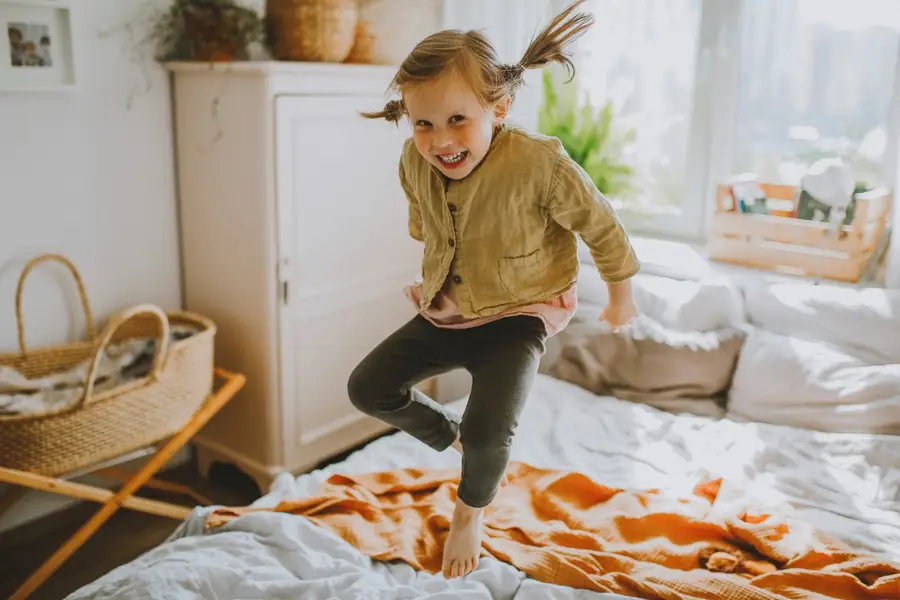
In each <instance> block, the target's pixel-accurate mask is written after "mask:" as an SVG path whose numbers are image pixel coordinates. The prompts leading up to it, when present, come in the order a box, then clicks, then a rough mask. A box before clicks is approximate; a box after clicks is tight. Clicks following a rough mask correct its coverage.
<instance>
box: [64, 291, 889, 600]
mask: <svg viewBox="0 0 900 600" xmlns="http://www.w3.org/2000/svg"><path fill="white" fill-rule="evenodd" d="M716 285H718V284H716ZM720 287H721V286H720ZM716 289H719V288H716ZM596 290H597V288H596V286H595V287H594V288H591V285H590V284H588V285H586V286H585V288H584V289H583V291H582V292H581V294H582V298H583V299H584V300H585V302H584V303H583V309H582V310H584V311H587V312H588V313H589V312H590V311H591V307H592V306H594V305H592V302H593V300H596V298H591V294H593V293H595V292H596ZM720 291H721V290H720ZM726 291H727V292H728V293H729V294H730V293H731V292H730V291H729V290H726ZM662 296H666V297H669V298H672V301H673V302H676V303H677V302H680V304H679V305H678V307H677V310H673V309H672V307H671V306H669V307H668V308H667V309H666V310H668V314H672V315H677V317H675V318H677V319H681V320H682V321H685V320H686V321H691V320H692V319H694V320H696V319H697V318H701V319H706V320H709V319H713V320H715V319H720V320H724V321H727V320H729V319H732V318H739V317H740V315H742V314H743V313H744V310H743V309H741V310H738V311H734V310H732V308H733V307H731V308H729V307H728V306H726V304H727V303H723V302H721V298H720V299H719V300H716V299H713V301H712V304H713V305H715V306H716V307H717V308H716V310H712V311H710V310H697V308H698V307H697V306H693V307H692V306H691V305H690V302H691V301H692V300H691V299H696V298H700V297H701V296H702V294H698V293H693V294H688V295H687V296H685V295H681V296H679V295H678V294H677V293H674V292H673V291H672V290H671V289H670V290H668V291H666V292H665V293H664V294H662ZM662 296H661V297H662ZM730 297H733V296H730ZM678 298H681V300H678ZM703 301H704V302H705V303H706V304H707V305H710V302H711V301H710V298H709V297H707V298H706V299H705V300H703ZM642 302H645V303H647V309H648V310H650V311H651V312H653V309H652V307H651V306H650V304H652V302H651V299H650V298H649V297H648V296H646V295H645V296H644V299H643V300H642ZM596 305H599V301H598V302H597V303H596ZM806 308H808V307H805V306H799V308H798V310H800V311H801V312H803V311H806ZM750 312H752V311H750ZM763 312H764V311H763ZM657 313H658V314H662V313H661V312H659V311H657ZM713 313H715V314H713ZM863 313H865V311H863ZM761 314H762V313H761V312H759V311H757V312H756V316H757V318H761V317H760V315H761ZM735 315H738V317H735ZM778 315H779V316H778V318H786V317H785V315H784V314H783V313H778ZM898 321H900V320H898ZM791 322H792V323H794V326H796V323H797V322H798V321H797V319H793V320H791ZM694 326H696V323H695V324H694ZM779 327H781V329H782V330H784V329H785V328H787V327H788V326H787V325H784V324H782V325H779ZM826 329H827V328H826ZM864 329H865V327H861V326H859V325H858V326H856V327H851V328H849V329H847V328H846V327H845V328H844V329H843V330H842V331H851V330H854V331H856V332H857V333H860V334H864V333H865V331H864ZM795 333H796V332H795ZM825 333H826V334H827V331H826V332H825ZM882 333H889V332H884V331H882ZM894 342H896V343H898V344H900V336H898V337H897V338H896V339H895V340H894V341H892V342H891V343H894ZM555 352H556V350H554V349H551V350H550V351H548V359H549V360H555V357H556V354H555ZM780 360H781V359H780ZM776 389H777V386H776ZM465 401H466V399H465V398H461V399H459V400H457V401H456V402H454V403H452V406H453V407H454V408H456V409H457V410H462V408H463V407H464V405H465ZM889 409H891V410H895V409H896V407H895V406H893V405H890V406H889ZM721 416H722V415H716V416H703V415H699V414H689V413H684V412H681V413H676V412H672V411H667V410H661V409H659V408H656V407H653V406H650V405H648V404H646V403H640V402H633V401H625V400H619V399H616V398H614V397H611V396H604V395H599V394H596V393H594V392H592V391H590V390H588V389H586V388H585V387H584V386H581V385H576V384H574V383H572V382H570V381H563V380H561V379H559V378H556V377H554V376H552V375H551V374H549V372H548V371H547V370H546V369H542V372H541V374H539V375H538V377H537V379H536V382H535V385H534V388H533V391H532V394H531V397H530V399H529V404H528V405H527V408H526V410H525V411H524V414H523V417H522V419H521V422H520V425H519V430H518V433H517V436H516V438H515V441H514V443H513V448H512V460H515V461H521V462H525V463H528V464H531V465H534V466H537V467H549V468H561V469H569V470H578V471H581V472H583V473H585V474H586V475H588V476H589V477H591V478H594V479H596V480H597V481H601V482H603V483H604V484H607V485H612V486H618V487H624V488H650V487H655V488H661V489H665V490H671V491H672V492H673V493H687V492H688V491H689V488H690V486H693V485H694V483H695V482H696V481H697V480H698V479H700V478H703V477H710V476H711V477H724V478H727V479H728V480H729V481H731V482H734V483H735V484H736V485H739V486H742V487H744V488H745V489H747V490H748V491H752V493H753V494H754V495H755V496H757V497H759V498H764V499H766V500H767V501H771V502H775V503H778V502H787V503H789V504H790V505H791V506H792V507H793V508H794V510H795V511H796V513H797V515H798V516H799V517H800V518H802V519H804V520H806V521H807V522H809V523H810V524H812V525H813V526H814V527H816V528H819V529H820V530H822V531H824V532H826V533H829V534H831V535H833V536H835V537H837V538H840V539H842V540H844V541H845V542H847V543H849V544H851V545H852V546H854V547H856V548H858V549H860V550H864V551H868V552H872V553H876V554H879V555H882V556H883V557H885V558H886V559H888V560H895V561H900V469H898V461H900V458H898V457H900V436H897V435H892V434H887V433H884V434H881V433H868V432H859V433H836V432H828V431H821V430H813V429H809V428H804V427H799V426H788V425H779V424H772V423H769V424H766V423H760V422H753V421H749V420H747V419H739V418H720V417H721ZM726 416H728V415H726ZM458 461H459V458H458V456H457V455H456V454H455V453H454V452H453V451H452V450H448V451H445V452H443V453H436V452H434V451H432V450H430V449H429V448H427V447H425V446H424V445H422V444H420V443H419V442H417V441H416V440H414V439H412V438H411V437H410V436H408V435H406V434H404V433H396V434H392V435H389V436H387V437H383V438H381V439H378V440H376V441H374V442H372V443H370V444H369V445H367V446H366V447H364V448H363V449H361V450H359V451H357V452H355V453H354V454H352V455H351V456H349V457H348V458H347V459H346V460H344V461H342V462H339V463H336V464H333V465H331V466H329V467H328V468H326V469H322V470H318V471H315V472H312V473H309V474H304V475H302V476H300V477H297V478H294V477H292V476H290V475H288V474H282V475H281V476H280V477H279V478H277V479H276V481H275V482H274V484H273V487H272V489H271V491H270V492H269V493H268V494H266V495H265V496H263V497H261V498H260V499H259V500H258V501H256V502H255V503H254V506H260V507H273V506H275V505H276V504H277V503H278V502H279V501H280V500H282V499H291V498H298V497H304V496H307V495H312V494H313V493H314V492H315V490H316V489H317V488H318V487H319V486H320V485H321V484H322V483H323V482H324V481H325V480H326V479H327V478H328V476H329V475H330V474H332V473H337V472H341V473H364V472H371V471H383V470H389V469H394V468H403V467H410V466H420V467H448V466H449V467H452V466H456V465H458ZM209 510H210V509H209V508H197V509H195V510H194V511H193V512H192V514H191V516H190V517H189V518H188V519H187V520H186V521H185V522H184V523H183V524H181V526H180V527H179V528H178V529H177V531H176V532H175V533H174V534H173V535H172V537H171V538H170V539H169V540H168V541H167V543H165V544H163V545H161V546H159V547H157V548H155V549H153V550H151V551H149V552H147V553H146V554H144V555H143V556H141V557H139V558H138V559H136V560H134V561H132V562H130V563H128V564H125V565H123V566H121V567H119V568H117V569H115V570H113V571H111V572H110V573H108V574H106V575H105V576H103V577H101V578H100V579H98V580H97V581H94V582H93V583H91V584H89V585H87V586H85V587H83V588H82V589H80V590H78V591H76V592H75V593H73V594H72V595H71V596H69V598H70V600H88V599H91V600H100V599H118V600H131V599H135V600H136V599H138V598H140V599H155V598H166V599H173V600H178V599H187V598H215V599H217V600H225V599H238V598H241V599H247V598H259V599H265V600H270V599H271V600H274V599H276V598H279V599H280V598H315V599H318V598H339V599H350V598H354V599H356V598H379V599H386V600H387V599H389V600H399V599H403V598H466V599H476V598H485V599H487V598H508V599H515V600H530V599H537V598H542V599H552V600H556V599H558V600H563V599H566V600H568V599H588V598H598V599H600V598H622V597H623V596H619V595H616V594H606V593H597V592H590V591H586V590H575V589H572V588H566V587H562V586H555V585H552V584H547V583H542V582H539V581H536V580H533V579H530V578H527V577H526V576H525V575H524V574H523V573H521V572H519V571H517V570H516V569H515V568H514V567H512V566H510V565H508V564H506V563H503V562H500V561H497V560H494V559H491V558H483V559H482V560H481V563H480V565H479V568H478V569H477V570H476V571H475V572H473V573H471V574H470V575H468V576H466V577H465V578H463V579H458V580H451V581H447V580H445V579H444V578H443V577H441V576H440V575H437V576H435V575H431V574H428V573H425V572H417V571H415V570H413V569H412V568H411V567H409V566H407V565H405V564H387V563H378V562H373V561H371V560H369V559H368V558H367V557H365V556H363V555H362V554H361V553H360V552H359V551H357V550H356V549H355V548H354V547H352V546H351V545H349V544H348V543H346V542H344V541H343V540H342V539H340V538H339V537H337V536H336V535H334V534H332V533H331V532H329V531H328V530H326V529H324V528H321V527H318V526H316V525H315V524H313V523H312V522H310V521H308V520H306V519H304V518H302V517H297V516H292V515H287V514H281V513H275V512H260V513H253V514H248V515H246V516H243V517H241V518H239V519H236V520H234V521H232V522H230V523H228V524H227V525H225V526H223V527H221V528H219V529H215V530H213V531H209V530H206V529H205V528H204V518H205V516H206V514H207V512H208V511H209Z"/></svg>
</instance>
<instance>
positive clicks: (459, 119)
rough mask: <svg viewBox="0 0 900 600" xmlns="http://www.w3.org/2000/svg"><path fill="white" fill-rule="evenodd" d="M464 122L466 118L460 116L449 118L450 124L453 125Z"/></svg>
mask: <svg viewBox="0 0 900 600" xmlns="http://www.w3.org/2000/svg"><path fill="white" fill-rule="evenodd" d="M465 120H466V118H465V117H464V116H462V115H453V116H452V117H450V123H451V124H454V125H455V124H457V123H462V122H463V121H465Z"/></svg>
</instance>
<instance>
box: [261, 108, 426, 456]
mask: <svg viewBox="0 0 900 600" xmlns="http://www.w3.org/2000/svg"><path fill="white" fill-rule="evenodd" d="M383 104H384V98H383V97H382V96H379V95H372V96H321V97H317V96H281V97H279V98H278V100H277V107H276V117H277V148H276V152H277V157H278V158H277V186H278V189H277V197H278V211H279V214H278V238H279V239H278V242H279V248H280V254H281V260H282V263H281V265H280V273H281V278H282V294H283V296H282V303H281V310H280V334H281V336H282V339H281V350H282V356H281V369H282V378H281V381H282V386H283V390H282V391H283V394H282V401H283V402H284V403H285V406H284V414H285V415H286V418H285V423H284V430H283V434H284V436H285V437H284V446H285V450H286V458H287V459H288V462H289V466H290V467H291V468H292V469H295V470H296V469H299V468H304V467H308V466H311V465H312V464H314V463H316V462H318V461H319V460H321V459H322V458H324V457H326V456H328V455H331V454H333V453H337V452H340V451H342V450H344V449H346V448H348V447H350V446H353V445H355V444H357V443H359V442H361V441H363V440H364V439H365V438H366V437H368V436H371V435H373V434H374V433H376V432H378V431H380V430H383V426H382V425H381V423H380V422H377V421H375V420H374V419H371V418H369V417H365V416H363V415H362V414H360V413H359V412H358V411H357V410H356V409H355V408H354V407H353V406H352V405H351V404H350V401H349V398H348V396H347V379H348V377H349V376H350V373H351V371H352V370H353V368H354V367H355V366H356V365H357V363H359V361H360V360H361V359H362V358H363V357H364V356H365V355H366V354H367V353H368V352H369V351H370V350H371V349H372V348H374V347H375V345H376V344H378V342H380V341H381V340H382V339H384V338H385V337H386V336H387V335H389V334H390V333H391V332H393V331H394V330H395V329H396V328H397V327H399V326H400V325H402V324H403V323H405V322H406V321H407V320H409V319H410V318H411V317H412V316H413V315H414V314H415V310H414V307H413V306H412V304H411V303H410V302H409V301H408V300H407V299H406V297H405V296H404V294H403V286H404V285H405V284H407V283H409V282H410V281H411V280H412V279H414V278H415V277H416V276H417V275H418V273H419V270H420V264H421V254H422V248H421V245H420V244H419V243H418V242H416V241H414V240H412V239H411V238H410V237H409V234H408V229H407V218H408V209H407V201H406V198H405V196H404V195H403V191H402V189H401V187H400V184H399V180H398V174H397V169H398V164H399V158H400V152H401V147H402V144H403V140H404V139H405V138H406V137H407V135H408V131H407V130H406V129H404V127H406V126H401V127H400V128H398V127H397V126H395V125H392V124H390V123H387V122H384V121H381V120H376V121H373V120H369V119H364V118H363V117H361V116H360V115H359V113H360V111H363V110H372V109H376V108H378V107H380V106H383Z"/></svg>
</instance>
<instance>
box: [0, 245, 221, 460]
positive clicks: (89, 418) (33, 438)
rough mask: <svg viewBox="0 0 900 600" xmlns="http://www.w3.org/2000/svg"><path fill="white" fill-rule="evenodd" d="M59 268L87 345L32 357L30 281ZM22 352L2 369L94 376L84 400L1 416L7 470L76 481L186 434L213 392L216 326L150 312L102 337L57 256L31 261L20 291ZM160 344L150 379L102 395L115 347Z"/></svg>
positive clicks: (117, 323) (0, 362)
mask: <svg viewBox="0 0 900 600" xmlns="http://www.w3.org/2000/svg"><path fill="white" fill-rule="evenodd" d="M50 260H55V261H58V262H61V263H62V264H63V265H65V266H66V267H67V268H68V269H69V271H70V272H71V273H72V276H73V277H74V279H75V283H76V284H77V286H78V293H79V296H80V297H81V303H82V307H83V309H84V316H85V320H86V327H87V338H88V339H86V340H84V341H80V342H74V343H70V344H66V345H60V346H52V347H44V348H37V349H28V348H26V346H25V334H24V327H23V322H22V291H23V286H24V283H25V278H26V277H27V276H28V274H29V273H30V272H31V270H32V269H33V268H34V267H35V266H37V265H38V264H39V263H42V262H44V261H50ZM16 321H17V325H18V334H19V352H17V353H13V354H0V367H2V366H8V367H12V368H14V369H16V370H17V371H18V372H19V373H21V374H22V375H24V376H25V377H26V378H27V379H29V380H33V379H36V378H42V377H47V376H50V375H53V374H57V373H61V372H65V371H69V370H71V369H73V368H76V367H78V366H81V367H82V368H84V367H86V366H87V365H90V366H89V368H87V369H86V373H87V376H86V378H85V382H84V384H82V385H81V387H80V391H79V392H77V393H78V394H79V396H78V400H77V401H76V402H74V403H72V404H69V405H66V406H65V407H64V408H60V409H56V410H51V411H47V412H42V413H38V414H11V415H0V466H2V467H7V468H10V469H18V470H22V471H29V472H32V473H39V474H42V475H47V476H58V475H64V474H69V473H72V472H74V471H77V470H80V469H83V468H85V467H91V466H94V465H97V464H99V463H101V462H103V461H107V460H110V459H113V458H117V457H119V456H122V455H124V454H127V453H129V452H132V451H135V450H139V449H142V448H145V447H148V446H151V445H153V444H154V443H156V442H159V441H161V440H163V439H165V438H167V437H169V436H171V435H173V434H175V433H176V432H177V431H178V430H180V429H181V428H182V427H184V425H185V423H187V422H188V420H189V419H190V418H191V417H192V416H193V414H194V413H195V412H196V411H197V410H198V409H199V408H200V407H201V405H202V404H203V402H204V400H205V399H206V398H207V396H208V395H209V393H210V392H211V390H212V386H213V340H214V337H215V333H216V328H215V325H214V324H213V323H212V321H210V320H209V319H206V318H204V317H202V316H199V315H196V314H192V313H185V312H175V313H169V314H166V313H164V312H163V311H162V310H160V309H159V308H157V307H155V306H152V305H148V304H144V305H139V306H135V307H133V308H131V309H129V310H127V311H124V312H123V313H120V314H117V315H114V316H113V317H111V318H110V319H109V322H108V324H107V326H106V328H105V329H104V331H103V333H102V335H100V336H99V337H98V336H97V335H96V334H95V328H94V320H93V317H92V315H91V310H90V306H89V304H88V299H87V294H86V293H85V290H84V285H83V283H82V280H81V277H80V275H79V274H78V271H77V269H76V268H75V266H74V265H73V264H72V263H71V262H70V261H69V260H67V259H66V258H65V257H62V256H60V255H57V254H46V255H41V256H38V257H37V258H35V259H33V260H31V261H30V262H29V263H28V264H27V265H26V266H25V269H24V270H23V272H22V274H21V276H20V278H19V284H18V288H17V290H16ZM175 326H183V327H187V328H190V329H191V334H190V335H189V337H186V338H184V339H179V340H177V341H171V340H170V331H171V328H172V327H175ZM129 340H132V341H133V340H146V341H148V342H149V341H150V340H153V341H154V345H153V349H154V355H153V362H152V366H151V367H150V368H149V372H148V373H147V374H146V375H144V376H141V377H139V378H136V379H131V380H128V381H125V382H124V383H122V384H121V385H116V386H115V387H112V388H111V389H105V390H103V391H98V390H96V389H95V384H96V380H97V374H98V367H99V365H100V361H101V358H102V356H103V355H104V352H105V351H106V350H107V349H108V347H109V346H110V345H111V344H114V343H121V342H125V341H129Z"/></svg>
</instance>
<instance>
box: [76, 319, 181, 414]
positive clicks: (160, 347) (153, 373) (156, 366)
mask: <svg viewBox="0 0 900 600" xmlns="http://www.w3.org/2000/svg"><path fill="white" fill-rule="evenodd" d="M140 314H151V315H153V316H155V317H156V319H157V320H158V321H159V334H160V335H159V342H158V343H157V344H156V352H155V354H154V356H153V367H152V368H151V369H150V379H151V381H158V380H159V373H160V371H162V369H163V366H165V362H166V358H167V357H168V353H169V319H168V317H166V313H164V312H163V311H161V310H160V309H159V308H157V307H155V306H153V305H152V304H139V305H137V306H134V307H132V308H130V309H128V310H126V311H124V312H122V313H119V314H117V315H115V316H114V317H112V318H111V319H110V321H109V324H108V325H107V327H106V331H104V333H103V337H102V338H101V339H100V340H99V341H98V342H97V347H96V349H95V350H94V357H93V359H91V368H90V369H89V370H88V376H87V381H86V385H85V386H84V395H83V396H82V397H81V401H80V402H79V403H78V406H77V408H81V407H83V406H86V405H88V404H90V402H91V397H92V396H93V395H94V382H95V381H96V379H97V370H98V369H99V368H100V359H101V357H102V356H103V351H104V350H105V349H106V346H107V345H108V344H109V341H110V340H111V339H112V336H113V334H114V333H115V332H116V330H117V329H118V328H119V327H121V326H122V325H123V324H124V323H125V322H127V321H129V320H130V319H132V318H134V317H136V316H137V315H140Z"/></svg>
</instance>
